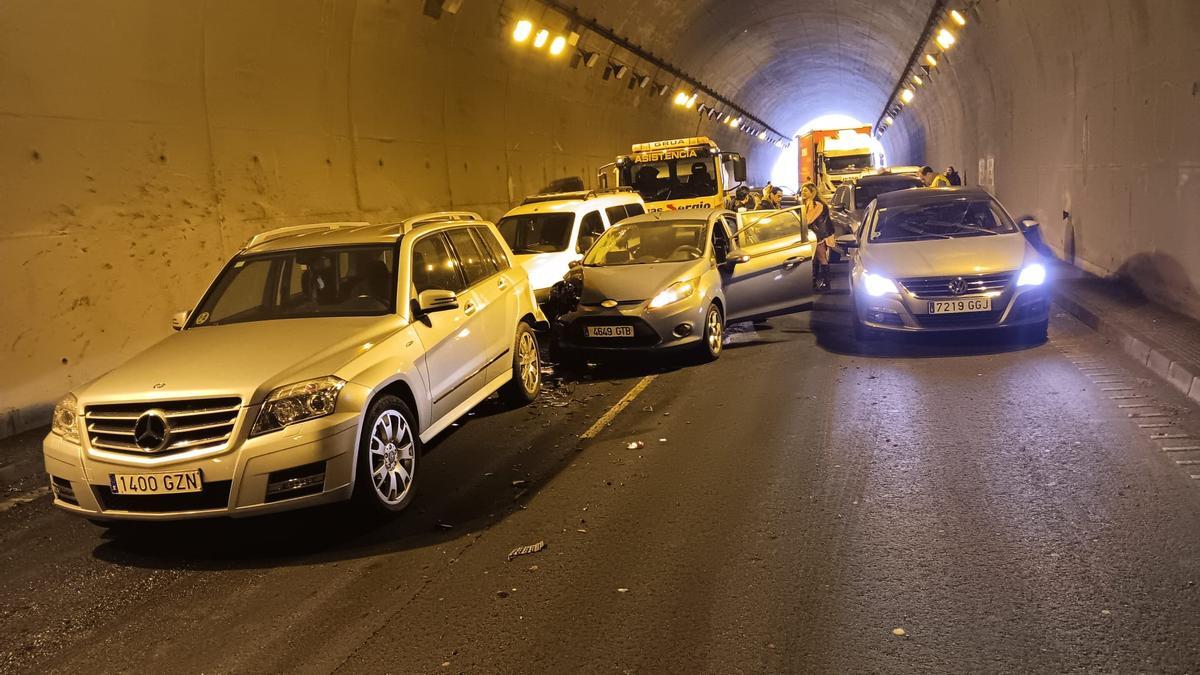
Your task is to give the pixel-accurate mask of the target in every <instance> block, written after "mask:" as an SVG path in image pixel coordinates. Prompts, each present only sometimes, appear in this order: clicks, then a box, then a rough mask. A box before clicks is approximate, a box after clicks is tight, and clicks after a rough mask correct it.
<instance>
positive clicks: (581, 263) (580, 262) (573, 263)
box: [567, 260, 583, 270]
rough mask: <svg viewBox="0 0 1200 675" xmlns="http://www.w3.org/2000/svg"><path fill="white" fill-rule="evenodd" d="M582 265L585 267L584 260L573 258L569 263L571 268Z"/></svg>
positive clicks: (568, 267)
mask: <svg viewBox="0 0 1200 675" xmlns="http://www.w3.org/2000/svg"><path fill="white" fill-rule="evenodd" d="M580 267H583V261H581V260H572V261H571V262H569V263H567V269H569V270H574V269H579V268H580Z"/></svg>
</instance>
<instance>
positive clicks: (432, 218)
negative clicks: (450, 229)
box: [400, 211, 483, 232]
mask: <svg viewBox="0 0 1200 675" xmlns="http://www.w3.org/2000/svg"><path fill="white" fill-rule="evenodd" d="M456 220H464V221H472V220H475V221H483V216H481V215H479V214H478V213H475V212H474V211H434V212H433V213H422V214H420V215H417V216H411V217H409V218H405V219H404V220H402V221H400V229H401V231H405V232H407V231H408V230H411V229H412V228H414V227H417V226H418V225H428V224H429V223H444V222H453V221H456Z"/></svg>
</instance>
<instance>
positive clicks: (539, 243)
mask: <svg viewBox="0 0 1200 675" xmlns="http://www.w3.org/2000/svg"><path fill="white" fill-rule="evenodd" d="M574 225H575V214H574V213H527V214H525V215H521V216H507V217H505V218H501V219H500V223H499V224H498V225H497V227H498V228H500V236H502V237H504V241H506V242H508V247H509V248H511V249H512V251H513V253H516V254H518V255H520V254H522V253H556V252H558V251H565V250H567V246H568V245H569V244H570V243H571V228H572V227H573V226H574Z"/></svg>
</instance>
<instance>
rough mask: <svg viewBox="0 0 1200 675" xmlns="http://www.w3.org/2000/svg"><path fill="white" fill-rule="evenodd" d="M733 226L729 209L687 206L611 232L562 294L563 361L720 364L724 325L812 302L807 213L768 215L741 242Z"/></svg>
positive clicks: (631, 220)
mask: <svg viewBox="0 0 1200 675" xmlns="http://www.w3.org/2000/svg"><path fill="white" fill-rule="evenodd" d="M735 223H736V220H735V215H734V214H733V213H732V212H730V211H726V210H724V209H711V210H710V209H703V210H701V209H689V210H685V211H674V212H671V211H666V212H655V213H649V214H646V215H643V216H636V217H633V218H629V219H627V220H624V221H622V222H621V224H619V225H616V226H614V227H613V228H611V229H609V230H608V231H607V232H605V234H604V236H602V237H601V238H600V239H599V240H598V241H597V242H596V244H595V245H594V246H593V247H592V248H591V249H590V250H589V251H588V253H587V255H586V256H585V257H584V259H583V263H582V264H581V265H578V264H577V265H575V266H574V267H573V268H572V269H571V271H570V272H569V273H568V274H567V277H566V279H565V280H564V281H563V282H561V283H560V284H559V285H558V286H557V287H556V288H557V290H556V293H555V296H556V298H557V304H558V305H559V308H560V310H562V313H561V314H560V316H558V318H557V319H556V320H555V321H554V327H555V329H556V333H557V336H558V340H559V345H560V347H561V348H562V349H563V351H564V354H565V355H567V356H568V358H570V357H571V356H577V355H578V354H579V353H580V352H581V351H593V350H598V351H616V350H631V349H632V350H658V349H665V348H671V347H684V348H691V349H693V350H695V352H696V354H697V355H698V356H700V357H701V358H703V359H705V360H712V359H716V358H717V357H718V356H720V353H721V348H722V335H723V332H724V328H725V324H726V322H734V321H746V320H751V319H757V318H765V317H770V316H776V315H780V314H786V313H789V312H794V311H796V310H799V309H802V308H804V307H805V306H806V305H808V304H810V303H811V302H812V296H813V284H812V259H813V252H814V251H813V247H814V243H813V242H812V241H810V240H809V239H810V237H809V236H808V234H807V231H806V228H804V227H803V224H802V222H801V220H800V217H799V215H798V214H796V212H795V211H794V210H785V211H778V212H772V213H769V214H764V217H763V218H761V219H759V220H758V221H756V222H754V223H753V224H751V225H748V226H744V227H743V228H742V229H741V231H739V232H738V233H737V235H736V237H735V235H733V234H732V233H733V231H734V229H735V227H736V225H735Z"/></svg>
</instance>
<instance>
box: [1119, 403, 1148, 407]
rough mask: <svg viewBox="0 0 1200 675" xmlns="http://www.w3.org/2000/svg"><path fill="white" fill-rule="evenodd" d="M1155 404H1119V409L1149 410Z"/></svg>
mask: <svg viewBox="0 0 1200 675" xmlns="http://www.w3.org/2000/svg"><path fill="white" fill-rule="evenodd" d="M1152 405H1154V404H1153V403H1118V404H1117V407H1118V408H1149V407H1150V406H1152Z"/></svg>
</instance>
